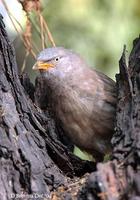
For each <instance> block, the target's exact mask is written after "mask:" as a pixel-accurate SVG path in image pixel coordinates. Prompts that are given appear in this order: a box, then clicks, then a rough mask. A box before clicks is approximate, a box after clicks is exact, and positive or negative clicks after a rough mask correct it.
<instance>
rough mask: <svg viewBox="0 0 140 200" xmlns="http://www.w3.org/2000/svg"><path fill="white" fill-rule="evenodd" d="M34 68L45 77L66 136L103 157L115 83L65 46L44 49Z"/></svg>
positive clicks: (110, 126) (107, 144) (109, 131)
mask: <svg viewBox="0 0 140 200" xmlns="http://www.w3.org/2000/svg"><path fill="white" fill-rule="evenodd" d="M33 69H39V70H40V72H41V75H42V76H44V77H45V80H46V90H47V91H48V94H49V96H48V101H49V104H50V106H51V108H52V111H53V113H54V115H55V116H56V118H57V119H58V120H59V121H60V122H61V124H62V126H63V129H64V130H65V132H66V134H67V136H68V137H69V138H70V139H71V141H72V142H73V143H74V144H75V145H77V146H78V147H79V148H81V149H82V150H85V151H87V152H89V153H91V154H92V155H93V157H94V158H95V159H96V160H98V161H99V160H102V159H103V156H104V155H105V153H108V152H110V150H111V144H110V140H111V137H112V134H113V128H114V117H115V106H116V88H115V82H114V81H113V80H111V79H110V78H109V77H107V76H106V75H104V74H102V73H101V72H98V71H96V70H93V69H91V68H89V67H88V66H87V64H86V63H85V61H84V60H83V59H82V58H81V57H80V56H79V55H78V54H76V53H73V52H72V51H70V50H67V49H64V48H62V47H53V48H48V49H44V50H43V51H42V52H41V53H40V54H39V56H38V57H37V63H36V64H35V65H34V67H33Z"/></svg>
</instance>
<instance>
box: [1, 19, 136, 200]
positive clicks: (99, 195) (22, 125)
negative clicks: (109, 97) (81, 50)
mask: <svg viewBox="0 0 140 200" xmlns="http://www.w3.org/2000/svg"><path fill="white" fill-rule="evenodd" d="M139 73H140V38H138V39H137V40H135V42H134V47H133V50H132V52H131V55H130V58H129V66H128V68H127V67H126V64H125V50H124V52H123V55H122V58H121V60H120V74H119V75H117V87H118V105H117V117H116V128H115V134H114V136H113V138H112V143H113V154H112V161H109V162H107V163H99V164H97V167H96V164H95V163H93V162H88V161H82V160H81V159H79V158H77V157H76V156H74V155H73V154H72V152H71V148H72V146H71V144H69V142H68V141H67V139H65V140H64V139H63V140H62V138H63V137H62V135H63V130H62V128H61V127H59V125H58V124H56V123H55V122H54V120H53V118H52V117H51V116H50V115H49V113H48V111H47V107H46V105H44V104H43V102H44V100H43V98H44V97H45V95H46V94H43V95H44V96H42V88H43V80H41V79H37V80H36V88H37V89H36V91H35V88H34V86H33V84H32V83H31V82H30V80H29V78H28V76H26V75H24V76H22V77H19V76H18V70H17V65H16V61H15V51H14V49H13V47H12V45H11V44H10V42H9V40H8V37H7V34H6V31H5V28H4V24H3V21H2V17H0V157H1V159H0V167H1V170H0V200H1V199H2V200H9V199H22V200H23V199H24V200H26V199H27V200H28V199H38V200H39V199H40V200H43V199H48V200H49V199H53V200H55V199H80V200H83V199H89V200H92V199H109V200H115V199H116V200H119V199H132V198H133V199H136V198H138V195H139V194H140V188H139V187H140V177H139V176H140V174H139V167H140V166H139V164H140V163H139V161H140V151H139V150H140V134H139V132H140V127H139V126H140V125H139V124H140V113H139V112H140V111H139V110H140V109H139V107H140V96H139V95H140V74H139ZM34 96H35V100H34ZM34 102H36V104H37V103H38V106H40V107H42V108H45V109H43V110H41V109H40V108H39V107H38V106H36V104H34ZM66 144H67V145H66ZM95 170H96V171H95ZM93 171H94V172H93ZM86 172H88V173H91V172H93V173H91V174H86V175H84V174H85V173H86Z"/></svg>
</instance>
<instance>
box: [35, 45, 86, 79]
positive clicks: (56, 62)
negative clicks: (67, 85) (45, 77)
mask: <svg viewBox="0 0 140 200" xmlns="http://www.w3.org/2000/svg"><path fill="white" fill-rule="evenodd" d="M83 63H84V61H83V59H82V58H81V57H80V56H79V55H78V54H76V53H73V52H72V51H71V50H68V49H65V48H63V47H52V48H47V49H44V50H43V51H41V52H40V54H39V55H38V56H37V62H36V63H35V64H34V66H33V69H34V70H40V71H41V72H43V74H44V73H45V74H50V73H51V74H54V75H58V74H59V75H64V74H67V72H69V75H70V73H75V71H76V70H78V68H79V67H80V68H81V67H82V65H83Z"/></svg>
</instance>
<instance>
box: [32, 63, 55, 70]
mask: <svg viewBox="0 0 140 200" xmlns="http://www.w3.org/2000/svg"><path fill="white" fill-rule="evenodd" d="M50 67H54V65H53V64H52V63H45V62H41V61H37V62H36V63H35V64H34V66H33V67H32V69H33V70H39V69H45V70H47V69H49V68H50Z"/></svg>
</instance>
